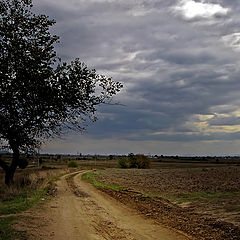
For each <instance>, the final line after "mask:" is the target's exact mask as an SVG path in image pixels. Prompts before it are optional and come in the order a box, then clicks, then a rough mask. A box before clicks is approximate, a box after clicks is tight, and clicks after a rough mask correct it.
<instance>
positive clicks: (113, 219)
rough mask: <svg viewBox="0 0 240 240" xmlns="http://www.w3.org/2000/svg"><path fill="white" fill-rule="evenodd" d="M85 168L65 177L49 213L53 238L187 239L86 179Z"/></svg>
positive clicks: (97, 239) (99, 239)
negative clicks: (83, 179)
mask: <svg viewBox="0 0 240 240" xmlns="http://www.w3.org/2000/svg"><path fill="white" fill-rule="evenodd" d="M83 173H84V172H83V171H82V172H79V173H77V174H76V173H74V174H72V175H71V174H70V175H66V176H64V177H62V178H61V179H60V180H59V181H58V182H57V189H58V191H57V197H56V198H55V199H54V200H53V201H51V202H50V206H49V208H48V211H47V214H48V215H49V218H51V219H52V221H51V222H50V223H49V224H48V226H47V232H48V233H50V235H49V236H48V239H53V240H68V239H71V240H102V239H107V240H123V239H124V240H186V239H188V238H187V237H185V236H183V235H181V234H180V233H177V232H174V231H173V230H171V229H168V228H165V227H163V226H160V225H157V224H155V223H154V222H153V221H152V220H150V219H147V218H144V217H142V216H139V215H138V214H137V213H136V212H135V211H134V210H132V209H129V208H127V207H126V206H124V205H122V204H120V203H119V202H118V201H116V200H114V199H112V198H111V197H109V196H107V195H105V194H104V193H102V192H100V191H98V190H97V189H96V188H94V187H93V186H92V185H90V184H89V183H86V182H84V181H82V179H81V176H82V174H83Z"/></svg>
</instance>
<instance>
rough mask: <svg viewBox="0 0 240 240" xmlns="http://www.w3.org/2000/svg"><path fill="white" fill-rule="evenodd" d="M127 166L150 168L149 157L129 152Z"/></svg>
mask: <svg viewBox="0 0 240 240" xmlns="http://www.w3.org/2000/svg"><path fill="white" fill-rule="evenodd" d="M129 167H130V168H143V169H145V168H150V159H149V158H148V157H147V156H145V155H143V154H137V155H133V154H129Z"/></svg>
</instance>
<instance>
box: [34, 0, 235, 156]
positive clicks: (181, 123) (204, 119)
mask: <svg viewBox="0 0 240 240" xmlns="http://www.w3.org/2000/svg"><path fill="white" fill-rule="evenodd" d="M34 2H35V9H36V11H37V12H42V13H45V14H47V15H49V16H50V17H51V18H54V19H56V21H57V23H56V25H55V27H54V28H53V29H52V31H53V32H54V33H55V34H57V35H59V36H60V40H61V44H60V45H58V46H57V51H58V53H59V55H60V57H62V58H63V59H64V60H66V61H70V60H71V59H73V58H76V57H80V59H82V60H83V61H84V62H86V63H87V65H88V66H89V67H92V68H96V69H97V71H98V72H99V73H103V74H106V75H108V76H112V77H113V79H115V80H118V81H122V82H123V84H124V86H125V87H124V89H123V91H122V92H121V93H120V94H119V95H118V96H117V97H116V99H115V100H116V101H120V102H121V103H122V104H124V105H125V106H104V107H101V108H100V109H99V112H100V113H99V121H98V122H96V123H94V124H91V125H90V126H89V128H88V131H87V132H86V136H87V137H89V138H92V139H102V140H103V139H105V140H106V139H115V140H116V141H119V148H120V145H121V144H122V145H121V146H123V145H124V144H123V142H122V141H130V142H131V141H132V142H133V143H134V142H135V143H136V142H137V141H139V142H141V144H143V142H144V141H153V142H155V143H156V144H157V142H160V141H161V143H163V142H169V141H170V142H174V141H175V142H177V143H179V144H180V143H181V144H184V143H185V142H187V143H188V144H190V142H191V141H192V142H203V141H209V142H213V141H221V140H222V141H236V140H237V139H239V138H240V135H239V131H240V128H239V131H238V125H240V119H239V116H240V114H238V109H239V106H240V91H239V90H240V81H239V76H240V67H239V66H240V41H238V37H239V36H240V16H239V10H240V3H239V2H238V1H233V0H228V1H227V0H212V1H193V0H192V1H191V2H196V3H197V2H198V3H199V2H202V3H205V4H216V5H218V6H220V7H221V8H220V9H223V10H221V11H222V12H221V11H220V12H216V13H214V14H212V15H211V13H210V14H205V15H204V14H202V15H201V14H198V15H196V16H195V17H192V18H191V17H188V18H187V17H186V16H187V15H184V14H185V13H184V12H183V11H182V10H181V9H180V10H179V9H178V10H176V7H177V6H178V7H179V6H180V5H181V3H183V1H180V0H170V1H160V0H148V1H145V0H138V1H137V0H129V1H125V0H120V1H113V0H69V1H63V0H52V1H47V0H39V1H36V0H35V1H34ZM185 2H188V1H187V0H186V1H185ZM189 2H190V0H189ZM224 9H228V11H226V13H225V12H224ZM190 13H191V12H190ZM239 40H240V37H239ZM208 115H210V116H211V117H209V118H208ZM234 126H235V127H234ZM219 127H221V129H219ZM106 141H107V140H106ZM120 142H121V144H120ZM89 144H90V143H89ZM139 144H140V143H139ZM141 144H140V145H141ZM144 144H147V143H146V142H144ZM124 146H126V145H124ZM148 146H149V148H150V149H151V151H152V149H153V148H152V147H150V145H148ZM189 146H190V145H189ZM211 146H212V147H214V145H211ZM216 146H217V145H216ZM226 146H228V148H229V145H228V144H226ZM103 148H104V147H103ZM106 148H107V147H106ZM156 149H158V147H157V145H156ZM184 149H185V148H184ZM216 149H217V147H216ZM229 149H230V148H229ZM185 151H187V150H186V149H185ZM191 151H193V153H194V151H195V150H194V149H193V150H189V151H188V153H189V152H191ZM206 151H208V153H209V149H208V150H206ZM226 151H227V150H226ZM186 153H187V152H186ZM202 153H204V151H202Z"/></svg>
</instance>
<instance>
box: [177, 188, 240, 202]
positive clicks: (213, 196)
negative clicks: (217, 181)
mask: <svg viewBox="0 0 240 240" xmlns="http://www.w3.org/2000/svg"><path fill="white" fill-rule="evenodd" d="M174 197H175V196H174ZM239 197H240V191H237V192H211V191H200V192H192V193H182V194H180V195H179V196H176V197H175V200H176V201H179V202H192V201H205V202H207V201H211V202H214V201H218V200H223V199H232V198H239Z"/></svg>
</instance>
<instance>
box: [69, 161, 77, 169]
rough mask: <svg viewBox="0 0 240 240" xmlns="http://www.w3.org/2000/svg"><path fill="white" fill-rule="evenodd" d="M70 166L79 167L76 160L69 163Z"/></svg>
mask: <svg viewBox="0 0 240 240" xmlns="http://www.w3.org/2000/svg"><path fill="white" fill-rule="evenodd" d="M68 167H71V168H75V167H78V163H77V162H76V161H70V162H69V163H68Z"/></svg>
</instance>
